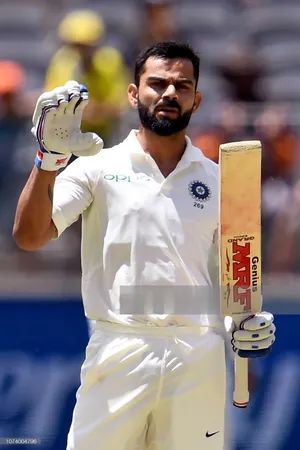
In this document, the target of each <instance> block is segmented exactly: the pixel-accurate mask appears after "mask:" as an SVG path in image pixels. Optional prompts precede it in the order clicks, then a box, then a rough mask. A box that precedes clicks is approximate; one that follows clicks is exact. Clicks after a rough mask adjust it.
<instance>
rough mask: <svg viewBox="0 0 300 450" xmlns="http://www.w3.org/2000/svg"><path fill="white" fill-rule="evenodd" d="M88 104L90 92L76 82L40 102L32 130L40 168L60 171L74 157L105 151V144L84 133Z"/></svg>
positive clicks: (36, 159)
mask: <svg viewBox="0 0 300 450" xmlns="http://www.w3.org/2000/svg"><path fill="white" fill-rule="evenodd" d="M87 103H88V92H87V89H86V88H85V86H83V85H80V84H79V83H77V82H76V81H68V82H67V83H66V84H65V85H64V86H61V87H58V88H56V89H53V90H52V91H49V92H44V93H43V94H42V95H41V96H40V97H39V98H38V100H37V103H36V107H35V111H34V114H33V118H32V121H33V128H32V130H31V132H32V133H33V135H34V136H35V137H36V139H37V141H38V143H39V146H40V150H39V151H38V152H37V155H36V158H35V165H36V166H37V167H39V168H40V169H43V170H49V171H54V170H58V169H60V168H62V167H65V166H66V165H67V164H68V161H69V159H70V158H71V155H72V153H73V154H74V155H76V156H91V155H95V154H97V153H98V152H99V151H100V150H101V149H102V148H103V141H102V139H101V138H100V137H99V136H98V135H97V134H96V133H82V132H81V129H80V126H81V119H82V114H83V110H84V108H85V107H86V105H87Z"/></svg>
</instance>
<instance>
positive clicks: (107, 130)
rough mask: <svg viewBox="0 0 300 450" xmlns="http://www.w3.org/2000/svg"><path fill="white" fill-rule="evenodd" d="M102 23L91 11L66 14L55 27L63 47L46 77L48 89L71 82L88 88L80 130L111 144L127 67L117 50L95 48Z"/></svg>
mask: <svg viewBox="0 0 300 450" xmlns="http://www.w3.org/2000/svg"><path fill="white" fill-rule="evenodd" d="M104 34H105V28H104V23H103V20H102V18H101V17H100V16H98V15H97V14H96V13H95V12H93V11H91V10H75V11H73V12H71V13H69V14H67V15H66V16H65V17H64V19H63V20H62V22H61V23H60V25H59V28H58V36H59V38H60V39H61V40H62V42H63V46H62V47H61V48H59V49H58V51H57V52H56V53H55V55H54V56H53V58H52V60H51V62H50V65H49V67H48V70H47V74H46V83H45V84H46V86H45V87H46V89H47V90H51V89H53V88H54V87H56V86H60V85H63V84H64V83H65V82H66V81H67V80H71V79H74V80H76V81H78V82H80V83H83V84H85V85H86V86H87V87H88V90H89V93H90V102H89V105H88V107H87V108H86V111H85V116H84V121H83V130H84V131H94V132H96V133H98V134H99V135H100V136H101V137H102V138H103V139H104V140H105V143H106V145H109V144H110V143H111V132H112V127H113V126H114V128H115V127H116V121H118V120H119V116H120V113H121V112H122V110H123V109H124V108H125V107H126V106H127V96H126V87H127V84H128V73H127V68H126V66H125V64H124V61H123V58H122V56H121V54H120V53H119V51H118V50H117V49H115V48H112V47H106V46H99V41H100V40H101V38H103V37H104Z"/></svg>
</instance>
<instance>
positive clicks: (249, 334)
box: [232, 323, 276, 341]
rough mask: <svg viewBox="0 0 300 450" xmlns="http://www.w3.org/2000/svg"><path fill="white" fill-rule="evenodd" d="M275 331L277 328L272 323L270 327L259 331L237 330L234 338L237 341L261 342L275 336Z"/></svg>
mask: <svg viewBox="0 0 300 450" xmlns="http://www.w3.org/2000/svg"><path fill="white" fill-rule="evenodd" d="M275 331H276V327H275V325H274V324H273V323H272V324H271V325H269V326H268V327H266V328H261V329H259V330H253V331H247V330H236V331H234V332H233V333H232V336H233V339H234V340H235V341H260V340H262V339H266V338H268V337H269V336H270V335H274V334H275Z"/></svg>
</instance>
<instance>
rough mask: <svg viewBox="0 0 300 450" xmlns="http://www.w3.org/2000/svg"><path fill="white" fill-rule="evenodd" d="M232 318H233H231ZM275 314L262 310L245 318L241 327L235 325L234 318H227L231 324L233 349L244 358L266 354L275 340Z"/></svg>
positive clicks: (228, 324) (228, 323)
mask: <svg viewBox="0 0 300 450" xmlns="http://www.w3.org/2000/svg"><path fill="white" fill-rule="evenodd" d="M230 319H231V318H230ZM273 321H274V316H273V314H271V313H268V312H261V313H257V314H254V315H251V316H249V317H247V318H246V319H244V320H243V321H242V322H241V323H240V325H239V328H238V329H236V328H235V326H234V322H233V319H231V325H230V321H228V320H227V326H226V328H227V330H228V326H231V330H228V331H232V339H231V344H232V348H233V351H234V352H236V353H238V355H239V356H241V357H244V358H256V357H260V356H265V355H266V354H268V353H269V352H270V350H271V347H272V345H273V343H274V342H275V331H276V327H275V325H274V323H273Z"/></svg>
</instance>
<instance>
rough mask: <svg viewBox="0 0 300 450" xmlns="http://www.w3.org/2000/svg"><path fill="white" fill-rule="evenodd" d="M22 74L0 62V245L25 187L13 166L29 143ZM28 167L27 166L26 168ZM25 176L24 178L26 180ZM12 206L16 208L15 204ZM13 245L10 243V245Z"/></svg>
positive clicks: (29, 109) (28, 113)
mask: <svg viewBox="0 0 300 450" xmlns="http://www.w3.org/2000/svg"><path fill="white" fill-rule="evenodd" d="M24 84H25V73H24V70H23V68H22V66H21V65H19V64H18V63H16V62H14V61H9V60H0V217H1V222H0V242H1V247H2V248H3V247H6V246H7V245H8V243H9V239H10V236H11V227H12V223H13V214H14V213H13V211H14V209H15V206H16V202H17V197H18V195H19V193H20V192H19V190H20V189H21V186H22V185H23V184H24V178H22V177H20V172H19V170H18V165H17V163H16V159H17V153H18V149H19V148H20V147H21V146H22V147H23V148H25V147H26V145H27V144H28V143H29V142H31V136H30V131H29V130H30V125H29V123H30V122H29V120H30V119H29V117H30V116H31V115H32V105H31V104H30V102H29V100H28V97H27V93H26V92H25V91H24ZM29 167H30V166H29ZM27 176H28V172H26V174H25V178H26V177H27ZM14 202H15V204H14ZM11 242H12V241H11Z"/></svg>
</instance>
